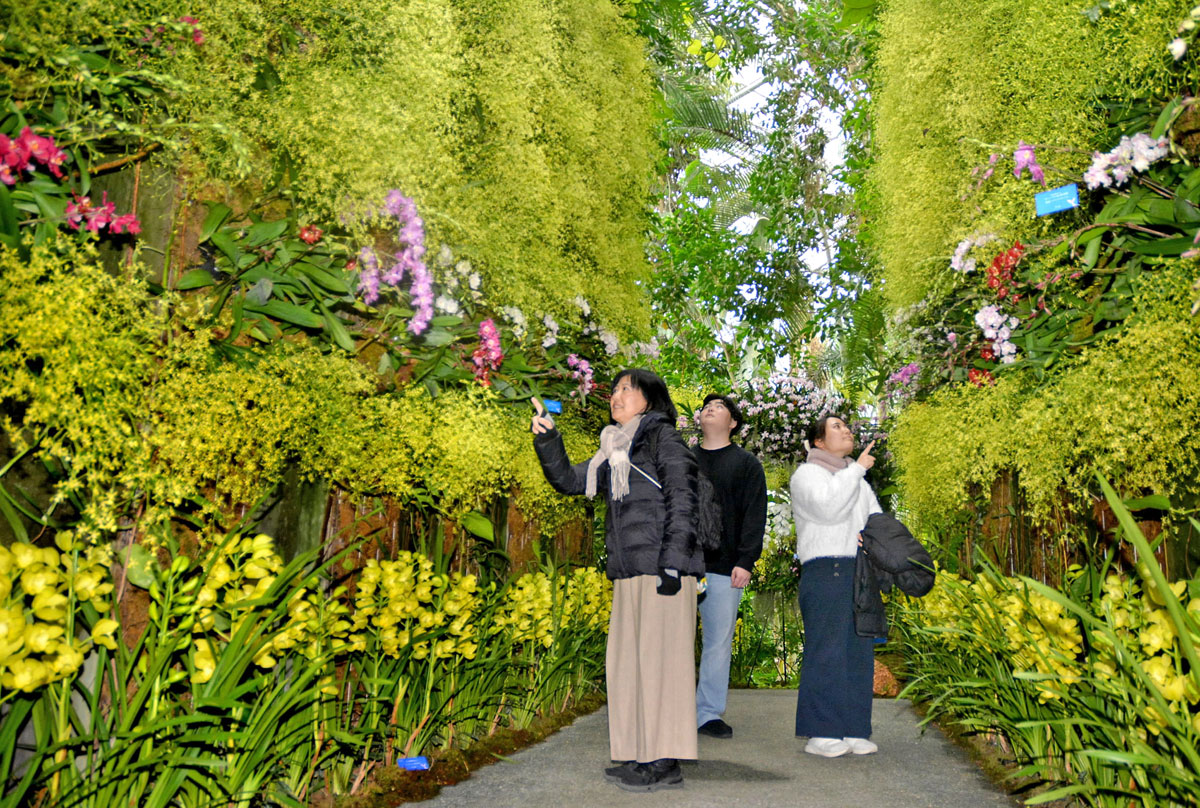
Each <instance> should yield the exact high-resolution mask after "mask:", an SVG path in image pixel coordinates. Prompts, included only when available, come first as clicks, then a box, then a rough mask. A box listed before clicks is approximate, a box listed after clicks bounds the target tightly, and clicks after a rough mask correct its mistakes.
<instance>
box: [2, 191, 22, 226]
mask: <svg viewBox="0 0 1200 808" xmlns="http://www.w3.org/2000/svg"><path fill="white" fill-rule="evenodd" d="M0 233H4V234H6V235H9V236H17V235H18V233H17V211H16V208H14V207H13V203H12V196H11V195H10V194H9V193H8V188H7V187H5V186H4V184H3V183H0Z"/></svg>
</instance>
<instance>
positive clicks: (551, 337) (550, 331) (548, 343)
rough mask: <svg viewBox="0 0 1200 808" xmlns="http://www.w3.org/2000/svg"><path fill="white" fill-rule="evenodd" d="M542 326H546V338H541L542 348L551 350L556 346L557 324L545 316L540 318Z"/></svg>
mask: <svg viewBox="0 0 1200 808" xmlns="http://www.w3.org/2000/svg"><path fill="white" fill-rule="evenodd" d="M542 325H544V326H546V336H545V337H543V338H542V347H543V348H553V347H554V346H555V345H557V344H558V322H557V321H556V320H555V319H554V318H553V317H551V316H550V315H549V314H547V315H546V316H545V317H543V318H542Z"/></svg>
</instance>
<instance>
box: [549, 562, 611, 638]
mask: <svg viewBox="0 0 1200 808" xmlns="http://www.w3.org/2000/svg"><path fill="white" fill-rule="evenodd" d="M559 585H560V586H561V585H562V578H559ZM566 586H567V606H566V613H567V616H568V618H569V620H570V622H571V623H573V624H579V625H582V626H584V627H586V628H591V629H600V630H601V631H604V632H605V633H608V618H609V616H610V615H611V613H612V589H613V587H612V581H610V580H608V576H606V575H605V574H604V573H603V572H601V571H600V570H598V569H596V568H595V567H579V568H577V569H576V570H575V571H573V572H572V573H571V577H570V578H568V579H567V584H566Z"/></svg>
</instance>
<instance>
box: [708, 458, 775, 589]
mask: <svg viewBox="0 0 1200 808" xmlns="http://www.w3.org/2000/svg"><path fill="white" fill-rule="evenodd" d="M692 452H693V453H694V454H695V455H696V462H697V463H698V464H699V465H700V470H701V471H703V472H704V473H705V474H707V475H708V479H710V480H712V484H713V489H714V490H715V491H716V494H717V502H718V503H720V505H721V520H722V522H724V525H723V527H722V530H721V546H720V547H719V548H718V549H716V550H709V551H708V552H706V553H705V554H704V566H705V568H706V569H707V570H708V571H709V572H715V573H717V574H719V575H729V574H731V573H732V572H733V568H734V567H741V568H742V569H744V570H747V571H751V570H753V569H754V562H756V561H758V557H759V556H760V555H762V547H763V531H764V530H766V527H767V478H766V475H765V474H763V467H762V463H760V462H758V458H757V457H755V456H754V455H752V454H750V453H749V452H747V451H746V450H745V449H743V448H742V447H740V446H737V445H735V444H732V443H731V444H729V445H728V446H725V447H722V448H720V449H705V448H703V447H700V446H697V447H696V448H694V449H693V450H692Z"/></svg>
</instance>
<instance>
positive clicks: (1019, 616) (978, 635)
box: [914, 572, 1200, 731]
mask: <svg viewBox="0 0 1200 808" xmlns="http://www.w3.org/2000/svg"><path fill="white" fill-rule="evenodd" d="M1170 588H1171V594H1172V595H1173V596H1174V597H1175V598H1176V599H1182V598H1184V597H1185V594H1186V592H1187V582H1186V581H1176V582H1175V583H1173V584H1171V585H1170ZM1165 602H1166V601H1165V598H1164V595H1163V593H1160V592H1158V591H1156V590H1155V589H1154V587H1147V589H1146V591H1145V592H1144V593H1143V592H1142V590H1141V588H1140V587H1139V585H1138V583H1137V582H1136V580H1134V579H1131V578H1128V577H1124V576H1121V575H1117V574H1110V575H1108V576H1107V577H1106V578H1105V580H1104V583H1103V585H1102V587H1101V597H1100V599H1099V601H1097V602H1095V603H1094V604H1093V606H1092V610H1093V611H1094V613H1095V614H1096V616H1097V617H1098V618H1101V619H1103V620H1104V621H1105V622H1106V623H1107V624H1108V626H1109V627H1111V629H1112V634H1111V635H1110V634H1107V633H1106V632H1104V631H1093V632H1091V633H1090V635H1089V642H1090V644H1091V645H1090V648H1089V649H1088V653H1087V654H1086V656H1085V654H1084V645H1083V632H1082V627H1081V626H1080V623H1079V620H1077V619H1076V618H1075V617H1074V616H1072V615H1071V614H1070V613H1069V612H1068V610H1067V609H1066V608H1065V607H1064V605H1063V604H1062V603H1060V602H1059V601H1057V600H1053V599H1051V598H1048V597H1046V596H1044V595H1042V594H1041V593H1039V592H1036V591H1034V590H1032V589H1028V588H1026V585H1025V584H1024V583H1023V582H1022V581H1020V580H1018V579H1015V578H1000V577H997V576H991V575H986V574H985V575H981V576H979V577H978V578H977V579H975V580H974V581H967V580H965V579H962V578H959V577H957V576H954V575H948V574H946V573H944V572H943V573H942V574H941V575H939V576H938V580H937V584H936V585H935V586H934V588H933V591H931V592H930V593H929V595H927V596H926V597H925V598H924V599H923V600H922V601H921V602H920V609H919V612H918V613H917V614H916V615H914V616H916V617H917V619H918V620H919V621H920V622H921V623H923V624H924V625H926V626H929V627H936V628H938V629H939V631H938V633H936V634H935V635H933V636H936V637H937V638H938V641H939V642H942V643H945V644H946V645H948V646H952V647H963V646H972V647H975V648H978V649H979V650H981V651H982V652H984V653H987V654H1003V655H1004V656H1005V657H1006V658H1007V659H1008V660H1009V661H1010V663H1011V664H1012V667H1013V669H1014V670H1025V671H1037V672H1039V673H1043V674H1047V675H1048V678H1046V679H1042V680H1038V681H1036V682H1035V687H1036V689H1037V691H1038V699H1039V700H1040V701H1042V702H1043V703H1045V702H1047V701H1049V700H1051V699H1056V698H1061V697H1062V696H1063V695H1064V694H1065V692H1066V690H1065V688H1068V687H1070V686H1072V685H1074V684H1076V683H1078V682H1080V681H1081V680H1082V679H1083V678H1084V676H1090V677H1092V678H1093V679H1094V680H1095V681H1096V682H1098V683H1103V682H1107V681H1110V680H1114V679H1116V678H1117V677H1118V676H1119V674H1120V671H1121V662H1120V660H1119V658H1118V652H1117V649H1115V648H1114V647H1113V641H1112V639H1110V637H1111V636H1114V635H1115V637H1116V638H1117V640H1119V641H1120V644H1121V645H1122V649H1121V657H1122V658H1125V659H1132V660H1134V661H1135V662H1136V664H1138V665H1139V666H1140V667H1141V670H1142V671H1143V672H1144V673H1145V675H1146V677H1147V678H1148V679H1149V680H1150V681H1151V682H1153V683H1154V685H1155V687H1156V688H1157V689H1158V690H1159V692H1161V693H1162V696H1163V698H1165V699H1166V700H1167V701H1168V702H1170V703H1171V708H1172V710H1176V711H1179V710H1186V709H1188V706H1189V705H1191V706H1194V705H1196V704H1197V703H1200V692H1198V691H1197V688H1196V687H1195V686H1194V684H1193V682H1192V679H1191V677H1190V676H1189V675H1188V674H1187V673H1186V672H1185V670H1184V663H1183V655H1182V654H1181V652H1180V647H1179V639H1180V638H1179V630H1178V628H1177V626H1176V624H1175V621H1174V620H1172V619H1171V616H1170V613H1169V612H1168V611H1167V610H1166V609H1165V608H1164V604H1165ZM1187 611H1188V612H1190V613H1191V614H1192V615H1194V616H1195V617H1197V619H1198V620H1200V598H1192V599H1191V600H1190V602H1188V603H1187ZM1125 675H1126V676H1128V675H1129V674H1128V673H1126V674H1125ZM1154 715H1155V714H1154V712H1153V711H1152V710H1151V711H1150V712H1149V713H1148V718H1149V725H1150V727H1151V730H1152V731H1153V730H1154V728H1155V726H1156V722H1155V720H1154ZM1158 718H1159V719H1160V720H1159V721H1158V723H1157V726H1161V725H1162V721H1161V719H1162V716H1159V717H1158ZM1194 723H1195V724H1196V727H1197V729H1198V730H1200V714H1197V717H1196V719H1195V722H1194Z"/></svg>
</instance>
